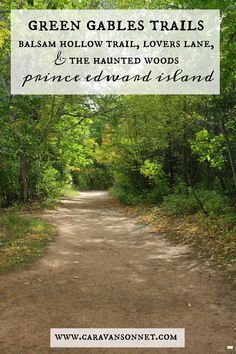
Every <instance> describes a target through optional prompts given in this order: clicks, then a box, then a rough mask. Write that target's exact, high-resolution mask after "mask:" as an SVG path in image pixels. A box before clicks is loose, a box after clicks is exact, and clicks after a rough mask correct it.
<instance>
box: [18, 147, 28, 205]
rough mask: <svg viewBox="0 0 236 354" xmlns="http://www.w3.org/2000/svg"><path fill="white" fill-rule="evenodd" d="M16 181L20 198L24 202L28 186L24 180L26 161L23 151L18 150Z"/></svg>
mask: <svg viewBox="0 0 236 354" xmlns="http://www.w3.org/2000/svg"><path fill="white" fill-rule="evenodd" d="M18 183H19V189H20V200H21V201H22V202H26V200H27V198H28V186H27V180H26V161H25V154H24V151H22V150H20V151H19V155H18Z"/></svg>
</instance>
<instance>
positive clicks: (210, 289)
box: [0, 192, 236, 354]
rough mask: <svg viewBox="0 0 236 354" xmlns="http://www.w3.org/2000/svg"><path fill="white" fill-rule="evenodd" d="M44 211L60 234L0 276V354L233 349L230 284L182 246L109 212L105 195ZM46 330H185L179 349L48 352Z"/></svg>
mask: <svg viewBox="0 0 236 354" xmlns="http://www.w3.org/2000/svg"><path fill="white" fill-rule="evenodd" d="M46 217H47V218H48V219H49V220H50V221H51V222H53V223H55V224H56V225H57V226H58V228H59V232H60V235H59V237H58V238H57V240H56V242H55V243H52V244H51V246H50V249H49V252H48V254H47V256H46V257H44V258H43V259H41V260H39V261H38V262H36V263H35V264H34V265H33V266H32V267H31V268H30V269H28V270H26V271H23V272H18V273H10V274H7V275H5V276H2V277H0V320H1V322H0V325H1V333H0V354H15V353H16V354H45V353H54V352H55V353H85V354H86V353H109V354H110V353H116V354H120V353H140V354H141V353H142V354H143V353H161V354H167V353H168V354H169V353H170V354H171V353H179V352H181V353H182V352H184V353H186V354H190V353H194V354H219V353H229V354H231V353H236V351H235V350H236V339H235V337H236V328H235V327H236V322H235V314H236V311H235V310H236V303H235V299H236V296H235V295H236V291H235V289H233V288H232V286H231V285H230V284H229V283H228V282H227V281H226V280H224V279H223V278H222V277H220V276H219V275H217V274H216V273H215V272H214V271H213V270H212V269H210V268H208V267H206V266H205V265H203V264H202V263H200V262H199V261H197V260H196V259H195V258H194V256H193V254H191V252H190V250H189V249H188V248H186V247H184V246H176V245H171V244H170V243H169V242H168V241H167V240H166V239H165V238H163V237H161V236H159V235H156V234H153V233H152V232H151V231H150V230H149V229H148V228H147V227H144V226H142V225H140V224H138V223H137V221H136V220H135V219H132V218H130V217H128V216H127V215H125V214H121V213H120V212H118V211H117V210H113V209H112V207H111V204H110V202H109V198H108V197H107V194H106V193H104V192H91V193H81V195H80V196H79V197H77V198H72V199H67V200H64V201H63V204H62V206H61V208H60V209H59V210H58V211H56V212H55V211H54V212H51V213H50V214H49V215H47V216H46ZM50 327H74V328H77V327H126V328H127V327H159V328H160V327H185V329H186V349H185V350H183V349H168V350H167V349H121V350H120V349H115V350H114V349H107V350H104V349H93V350H92V349H86V350H85V349H71V350H70V349H66V350H65V349H54V350H52V349H51V350H50V349H49V329H50ZM227 345H234V348H235V350H227V349H226V347H227Z"/></svg>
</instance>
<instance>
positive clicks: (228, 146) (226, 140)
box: [221, 119, 236, 191]
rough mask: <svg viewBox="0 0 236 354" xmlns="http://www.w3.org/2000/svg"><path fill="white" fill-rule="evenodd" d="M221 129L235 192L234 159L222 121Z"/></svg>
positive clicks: (235, 174)
mask: <svg viewBox="0 0 236 354" xmlns="http://www.w3.org/2000/svg"><path fill="white" fill-rule="evenodd" d="M221 129H222V132H223V135H224V138H225V142H226V148H227V152H228V155H229V162H230V167H231V171H232V174H233V181H234V189H235V191H236V166H235V161H234V157H233V153H232V148H231V144H230V140H229V135H228V132H227V130H226V128H225V124H224V120H223V119H222V120H221Z"/></svg>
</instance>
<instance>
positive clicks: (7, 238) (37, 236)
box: [0, 212, 56, 273]
mask: <svg viewBox="0 0 236 354" xmlns="http://www.w3.org/2000/svg"><path fill="white" fill-rule="evenodd" d="M55 234H56V232H55V229H54V227H53V226H52V225H48V224H46V223H44V222H43V221H41V220H39V219H35V218H32V217H28V216H23V215H19V213H17V212H4V213H1V214H0V273H4V272H7V271H10V270H16V269H19V268H22V267H23V266H26V265H28V264H30V263H32V262H33V261H35V260H36V259H38V258H39V257H41V256H43V255H44V254H45V250H46V247H47V246H48V244H49V242H50V241H52V240H53V239H54V237H55Z"/></svg>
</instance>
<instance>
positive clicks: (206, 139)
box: [191, 129, 225, 170]
mask: <svg viewBox="0 0 236 354" xmlns="http://www.w3.org/2000/svg"><path fill="white" fill-rule="evenodd" d="M191 149H192V151H193V153H195V154H197V155H198V156H199V161H200V162H205V161H208V162H209V163H210V165H211V166H212V167H215V168H218V169H220V170H221V169H222V168H223V164H224V161H225V158H224V151H225V147H224V136H223V134H222V133H221V134H219V135H215V136H213V137H210V135H209V132H208V131H207V130H206V129H203V130H201V131H199V132H197V133H196V137H195V140H193V141H191Z"/></svg>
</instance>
